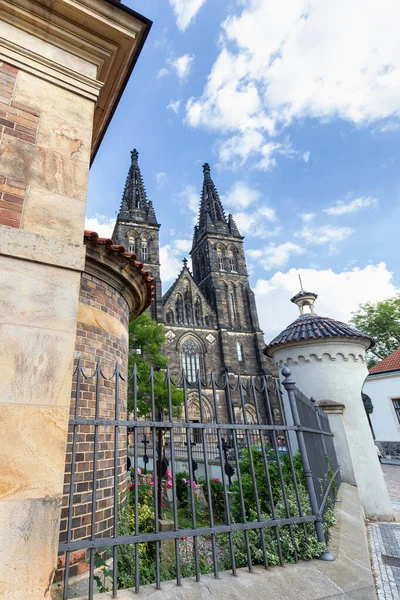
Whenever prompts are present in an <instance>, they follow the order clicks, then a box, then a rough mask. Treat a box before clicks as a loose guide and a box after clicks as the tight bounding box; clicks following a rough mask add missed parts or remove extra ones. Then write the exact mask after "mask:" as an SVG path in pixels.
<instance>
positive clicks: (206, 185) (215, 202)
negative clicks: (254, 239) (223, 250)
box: [193, 163, 241, 245]
mask: <svg viewBox="0 0 400 600" xmlns="http://www.w3.org/2000/svg"><path fill="white" fill-rule="evenodd" d="M203 174H204V180H203V187H202V190H201V200H200V210H199V220H198V223H197V225H196V226H195V228H194V237H193V245H195V243H196V241H197V239H198V237H199V235H201V234H202V233H204V232H209V233H219V234H222V235H228V236H230V237H231V236H233V237H241V235H240V233H239V230H238V228H237V225H236V223H235V221H234V220H233V217H232V215H228V217H226V215H225V211H224V207H223V206H222V202H221V200H220V197H219V194H218V192H217V188H216V187H215V185H214V182H213V180H212V179H211V173H210V165H209V164H208V163H205V164H204V165H203Z"/></svg>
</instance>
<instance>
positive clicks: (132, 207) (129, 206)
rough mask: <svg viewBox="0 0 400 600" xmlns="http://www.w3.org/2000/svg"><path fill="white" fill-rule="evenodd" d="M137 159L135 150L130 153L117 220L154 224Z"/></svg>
mask: <svg viewBox="0 0 400 600" xmlns="http://www.w3.org/2000/svg"><path fill="white" fill-rule="evenodd" d="M138 158H139V152H138V151H137V150H136V148H135V149H134V150H132V152H131V166H130V168H129V171H128V176H127V178H126V182H125V188H124V193H123V195H122V201H121V208H120V211H119V215H118V218H119V219H121V220H124V219H127V220H129V219H132V218H134V219H137V220H139V221H146V222H147V223H155V224H156V223H157V218H156V215H155V212H154V208H153V203H152V202H151V200H148V199H147V194H146V188H145V187H144V183H143V178H142V174H141V172H140V168H139V162H138Z"/></svg>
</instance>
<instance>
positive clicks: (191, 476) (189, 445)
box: [182, 371, 199, 579]
mask: <svg viewBox="0 0 400 600" xmlns="http://www.w3.org/2000/svg"><path fill="white" fill-rule="evenodd" d="M182 385H183V402H184V407H185V420H186V424H187V425H188V426H187V427H186V447H187V457H188V468H189V484H190V485H189V498H190V507H191V511H192V527H193V529H194V530H195V529H196V528H197V515H196V502H195V499H194V491H193V482H194V473H193V457H192V431H191V423H190V421H189V406H188V399H187V380H186V375H185V372H184V371H183V372H182ZM193 555H194V568H195V572H196V579H197V578H198V573H199V546H198V536H197V535H195V536H193Z"/></svg>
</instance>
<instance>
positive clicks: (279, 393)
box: [275, 380, 308, 541]
mask: <svg viewBox="0 0 400 600" xmlns="http://www.w3.org/2000/svg"><path fill="white" fill-rule="evenodd" d="M275 393H276V397H277V398H278V404H279V409H280V413H281V415H282V420H283V424H284V425H287V419H286V413H285V408H284V406H283V401H282V391H281V388H280V386H279V381H278V380H275ZM284 436H285V442H286V447H287V449H288V456H289V466H290V472H291V475H292V481H293V485H294V490H295V494H296V501H297V506H298V508H299V514H300V516H301V517H302V516H303V514H304V512H303V507H302V504H301V499H300V493H299V486H298V483H297V476H296V471H295V468H294V464H293V452H292V445H291V442H290V436H289V433H288V432H287V431H285V432H284ZM303 533H304V538H305V540H306V541H308V533H307V527H306V524H305V523H303Z"/></svg>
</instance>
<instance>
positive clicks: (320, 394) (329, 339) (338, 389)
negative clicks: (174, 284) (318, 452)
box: [264, 291, 393, 521]
mask: <svg viewBox="0 0 400 600" xmlns="http://www.w3.org/2000/svg"><path fill="white" fill-rule="evenodd" d="M316 298H317V295H316V294H314V293H312V292H305V291H301V292H299V293H298V294H296V295H295V296H294V297H293V298H292V299H291V301H292V302H294V303H295V304H297V306H298V307H299V309H300V316H299V317H298V318H297V319H296V320H295V321H294V322H293V323H291V324H290V325H289V326H288V327H286V329H285V330H284V331H282V333H280V334H279V335H278V336H276V338H274V339H273V340H272V341H271V342H270V343H269V344H268V346H267V347H266V348H265V350H264V352H265V353H266V354H267V355H268V356H270V357H271V358H273V359H274V361H275V364H276V366H277V368H278V369H279V372H281V370H282V367H288V368H289V370H290V371H291V373H292V377H291V379H293V380H294V381H295V382H296V385H297V387H298V388H299V389H300V390H301V391H302V392H303V393H304V394H306V396H308V397H309V398H310V397H313V398H314V399H315V400H316V401H317V402H326V401H329V402H332V401H333V403H336V406H341V407H343V412H342V415H341V416H340V417H341V418H340V420H338V419H336V416H337V415H332V416H333V417H335V418H334V419H333V418H332V419H331V418H330V419H329V420H330V424H331V430H332V433H333V434H334V443H335V447H336V454H337V457H338V461H339V463H340V464H341V465H342V467H346V468H344V469H343V470H342V476H344V477H343V479H344V480H345V481H348V482H349V483H354V482H355V483H356V484H357V487H358V489H359V493H360V497H361V501H362V504H363V507H364V511H365V515H366V516H367V518H374V519H379V520H384V521H390V520H392V519H393V508H392V503H391V501H390V498H389V494H388V491H387V488H386V483H385V480H384V477H383V473H382V469H381V466H380V464H379V461H378V457H377V453H376V448H375V444H374V440H373V437H372V434H371V429H370V426H369V422H368V417H367V414H366V412H365V408H364V404H363V401H362V398H361V390H362V387H363V384H364V381H365V379H366V377H367V376H368V369H367V365H366V359H365V353H366V351H367V350H368V349H369V348H371V347H372V346H373V344H374V340H373V339H372V338H370V337H369V336H367V335H365V334H364V333H362V332H361V331H357V330H356V329H353V328H351V327H350V326H349V325H347V324H346V323H341V322H340V321H336V320H335V319H331V318H330V317H321V316H319V315H317V314H316V313H315V310H314V303H315V300H316ZM347 477H348V479H347Z"/></svg>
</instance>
